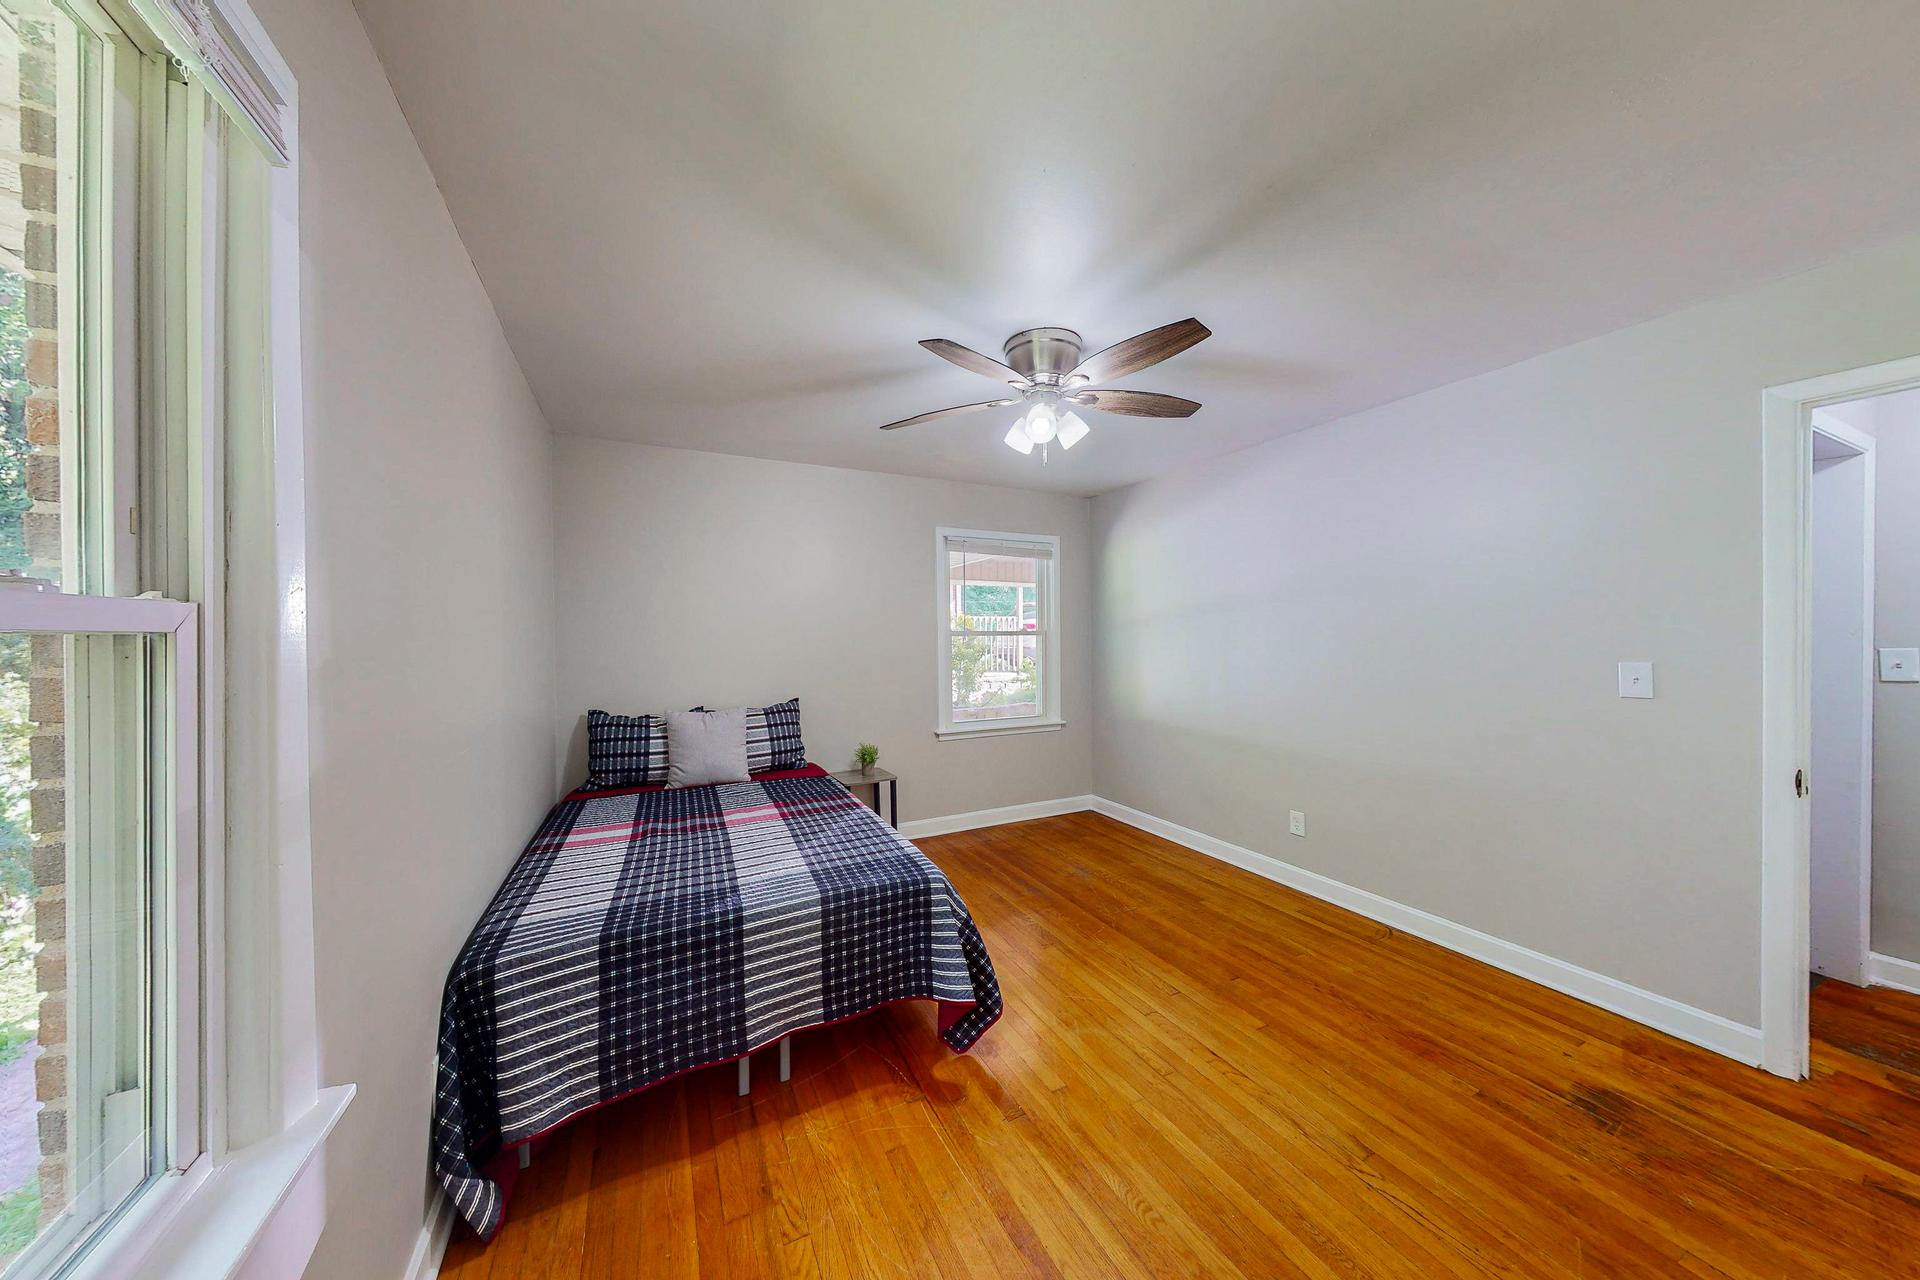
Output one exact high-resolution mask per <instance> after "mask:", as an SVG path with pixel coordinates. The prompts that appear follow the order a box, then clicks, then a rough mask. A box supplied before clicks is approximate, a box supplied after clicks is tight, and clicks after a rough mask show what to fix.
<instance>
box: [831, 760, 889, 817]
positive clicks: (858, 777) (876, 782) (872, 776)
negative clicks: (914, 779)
mask: <svg viewBox="0 0 1920 1280" xmlns="http://www.w3.org/2000/svg"><path fill="white" fill-rule="evenodd" d="M830 776H831V777H832V778H833V779H834V780H835V781H837V782H839V783H840V784H841V785H842V786H844V787H846V788H847V790H849V791H851V790H853V789H854V788H855V787H872V788H873V811H874V812H875V813H878V814H880V816H881V817H883V818H885V819H886V820H887V821H888V822H889V823H891V824H892V825H893V829H894V830H895V831H898V830H899V829H900V779H899V777H898V776H896V775H894V774H891V773H888V772H887V771H886V770H885V769H880V768H876V769H875V770H874V771H873V772H872V773H862V772H860V771H859V770H858V769H846V770H843V771H841V772H839V773H836V774H832V775H830ZM883 782H884V783H886V784H887V807H886V811H885V812H882V811H881V809H880V784H881V783H883Z"/></svg>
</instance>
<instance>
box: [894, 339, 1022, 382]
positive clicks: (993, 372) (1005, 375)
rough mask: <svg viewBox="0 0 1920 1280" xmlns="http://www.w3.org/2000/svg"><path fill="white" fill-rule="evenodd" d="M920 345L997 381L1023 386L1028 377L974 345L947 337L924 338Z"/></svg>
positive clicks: (968, 369)
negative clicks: (963, 344)
mask: <svg viewBox="0 0 1920 1280" xmlns="http://www.w3.org/2000/svg"><path fill="white" fill-rule="evenodd" d="M920 345H921V346H923V347H925V348H926V349H927V350H929V351H931V352H933V354H935V355H937V356H939V357H940V358H941V359H942V360H951V361H953V363H955V364H957V365H959V366H960V367H961V368H962V369H965V370H967V371H968V372H969V373H978V374H984V375H985V376H987V377H989V378H992V379H993V380H994V381H995V382H1011V383H1012V384H1013V385H1014V386H1016V387H1018V386H1023V385H1025V383H1026V381H1027V380H1026V379H1025V378H1023V377H1021V376H1020V374H1018V373H1016V372H1015V371H1014V370H1012V369H1009V368H1008V367H1007V366H1006V365H1004V364H1001V363H1000V362H999V361H998V360H995V359H994V358H993V357H991V356H983V355H981V354H980V353H979V352H978V351H975V350H974V349H973V348H972V347H963V346H961V345H960V344H959V343H957V342H952V341H949V340H948V339H946V338H922V339H921V340H920Z"/></svg>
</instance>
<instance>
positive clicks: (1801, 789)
mask: <svg viewBox="0 0 1920 1280" xmlns="http://www.w3.org/2000/svg"><path fill="white" fill-rule="evenodd" d="M1793 794H1794V795H1796V796H1799V797H1800V798H1801V799H1802V800H1804V799H1806V798H1807V771H1806V770H1805V769H1795V770H1794V771H1793Z"/></svg>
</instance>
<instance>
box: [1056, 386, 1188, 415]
mask: <svg viewBox="0 0 1920 1280" xmlns="http://www.w3.org/2000/svg"><path fill="white" fill-rule="evenodd" d="M1067 399H1069V400H1071V401H1073V403H1075V404H1083V405H1085V406H1086V407H1087V408H1089V409H1100V410H1103V411H1105V412H1107V413H1124V414H1125V415H1127V416H1128V417H1129V418H1191V417H1192V416H1193V415H1194V413H1195V412H1196V411H1198V410H1199V408H1200V402H1199V401H1198V400H1182V399H1181V398H1180V397H1179V396H1163V395H1160V394H1159V393H1157V392H1153V391H1076V392H1074V393H1073V394H1072V395H1070V396H1068V397H1067Z"/></svg>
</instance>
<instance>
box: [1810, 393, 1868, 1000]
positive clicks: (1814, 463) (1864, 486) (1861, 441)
mask: <svg viewBox="0 0 1920 1280" xmlns="http://www.w3.org/2000/svg"><path fill="white" fill-rule="evenodd" d="M1843 403H1855V402H1853V401H1845V402H1843ZM1816 412H1817V411H1816ZM1812 435H1815V436H1825V437H1826V438H1827V439H1829V440H1831V441H1833V442H1834V443H1836V444H1838V445H1840V446H1842V447H1843V448H1847V449H1851V450H1853V457H1852V458H1850V459H1848V461H1850V462H1858V463H1859V464H1860V470H1859V472H1858V483H1859V484H1860V486H1861V494H1860V515H1861V520H1860V523H1861V526H1862V527H1861V528H1860V529H1859V530H1858V533H1859V535H1860V542H1861V546H1860V559H1861V566H1860V567H1861V574H1860V580H1861V599H1860V601H1859V602H1858V607H1859V611H1860V617H1859V622H1860V635H1861V638H1862V641H1863V643H1862V645H1861V648H1860V652H1859V653H1857V654H1855V655H1854V663H1853V666H1854V672H1853V676H1854V679H1856V680H1858V681H1859V688H1860V722H1859V724H1858V725H1856V726H1855V727H1854V732H1855V733H1857V734H1858V749H1859V760H1860V767H1861V773H1862V777H1861V779H1860V808H1859V812H1858V813H1857V814H1855V815H1853V817H1854V822H1853V825H1854V826H1855V827H1856V830H1855V832H1854V841H1855V844H1856V847H1857V848H1858V849H1859V870H1860V879H1859V886H1858V888H1859V898H1860V900H1859V902H1857V903H1855V904H1853V905H1854V907H1855V909H1856V911H1857V915H1858V920H1859V931H1858V936H1859V939H1860V954H1859V957H1858V963H1857V964H1855V965H1854V966H1853V970H1852V974H1851V976H1850V977H1849V978H1847V979H1845V980H1846V981H1851V982H1854V983H1856V984H1857V985H1860V986H1865V985H1867V982H1868V973H1869V970H1870V960H1871V956H1872V953H1873V946H1872V928H1873V693H1874V684H1875V682H1874V643H1873V641H1874V630H1873V627H1874V618H1873V607H1874V579H1873V574H1874V561H1873V557H1874V530H1875V524H1874V500H1875V483H1874V481H1875V468H1876V457H1875V452H1874V445H1875V441H1874V438H1873V437H1872V436H1870V435H1868V434H1866V433H1865V432H1863V431H1859V430H1856V429H1855V428H1853V427H1851V426H1848V425H1847V424H1846V423H1844V422H1841V421H1838V420H1830V421H1827V422H1823V423H1818V424H1816V425H1815V426H1814V428H1813V431H1812ZM1813 453H1814V457H1812V458H1811V459H1809V465H1810V466H1811V467H1812V469H1813V470H1815V471H1817V470H1818V469H1819V457H1818V454H1819V447H1818V445H1815V446H1814V449H1813ZM1817 518H1818V513H1817V512H1816V511H1814V510H1813V509H1812V508H1811V507H1810V508H1809V510H1808V519H1809V521H1810V522H1812V521H1814V520H1816V519H1817ZM1818 573H1819V567H1818V566H1817V565H1815V564H1814V563H1813V562H1812V561H1811V560H1810V561H1809V562H1808V574H1809V577H1808V587H1809V591H1811V590H1812V589H1813V588H1814V587H1815V586H1816V585H1817V583H1816V581H1815V579H1816V578H1817V576H1818ZM1809 622H1810V625H1811V619H1810V620H1809ZM1809 660H1810V661H1811V655H1809ZM1816 711H1817V707H1816V705H1815V700H1814V699H1812V698H1810V699H1809V701H1808V704H1807V715H1808V722H1809V726H1811V723H1812V718H1813V716H1814V714H1815V712H1816ZM1807 758H1808V764H1809V769H1808V773H1809V775H1810V776H1811V775H1814V774H1817V773H1818V772H1819V770H1818V769H1817V768H1815V767H1813V766H1817V765H1818V764H1819V761H1818V760H1817V759H1815V758H1814V754H1813V750H1812V748H1811V747H1810V749H1809V751H1808V757H1807ZM1817 794H1818V793H1817V792H1812V791H1810V792H1809V793H1808V799H1809V802H1811V800H1812V798H1813V797H1814V796H1815V795H1817ZM1807 816H1808V821H1809V823H1810V824H1811V821H1812V818H1813V814H1812V811H1811V809H1809V811H1808V815H1807ZM1812 855H1813V849H1812V841H1811V827H1810V828H1809V842H1808V859H1807V870H1808V900H1809V902H1808V917H1809V920H1811V917H1812V891H1813V884H1812V870H1813V857H1812ZM1808 946H1809V950H1810V951H1811V946H1812V935H1811V926H1809V935H1808ZM1808 964H1809V967H1811V964H1812V960H1811V955H1810V956H1809V960H1808Z"/></svg>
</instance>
